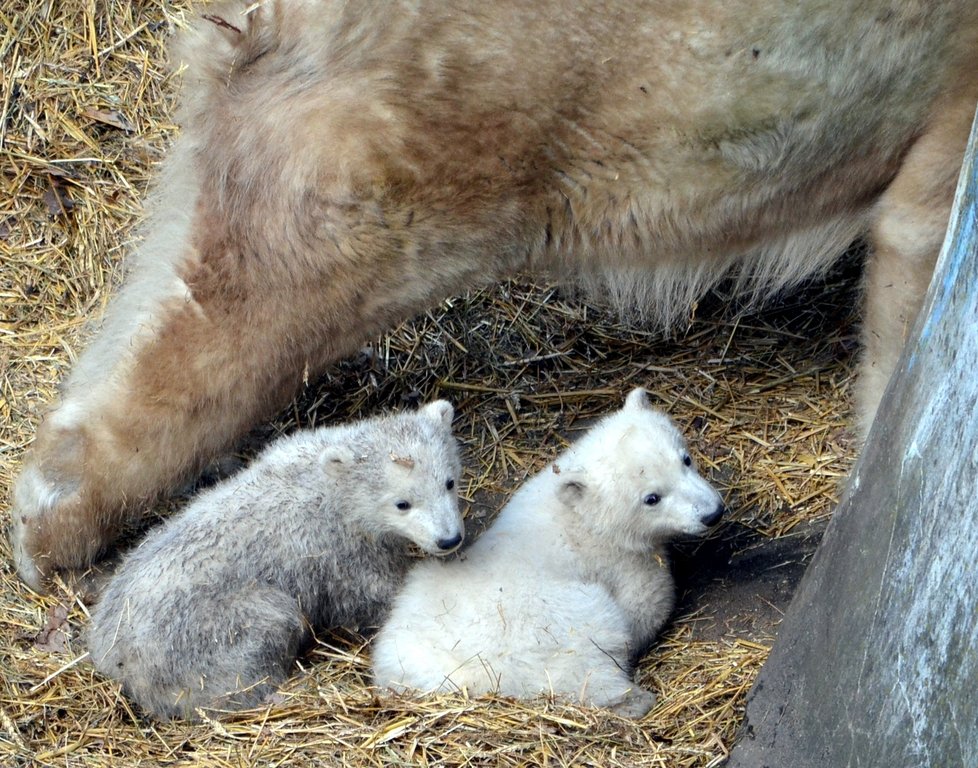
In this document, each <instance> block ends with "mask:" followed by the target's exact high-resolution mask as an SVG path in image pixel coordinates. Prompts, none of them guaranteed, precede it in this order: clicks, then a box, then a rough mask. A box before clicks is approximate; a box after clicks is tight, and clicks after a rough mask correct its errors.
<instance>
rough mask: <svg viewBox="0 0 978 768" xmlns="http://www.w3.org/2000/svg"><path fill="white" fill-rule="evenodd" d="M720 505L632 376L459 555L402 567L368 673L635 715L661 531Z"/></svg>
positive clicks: (663, 556) (669, 595)
mask: <svg viewBox="0 0 978 768" xmlns="http://www.w3.org/2000/svg"><path fill="white" fill-rule="evenodd" d="M722 513H723V504H722V502H721V500H720V496H719V494H717V492H716V491H715V490H714V489H713V488H712V487H710V485H709V484H708V483H707V482H706V481H705V480H704V479H703V478H701V477H700V476H699V475H698V474H697V473H696V470H695V469H694V468H693V466H692V462H691V460H690V458H689V454H688V453H687V450H686V445H685V442H684V441H683V438H682V436H681V435H680V434H679V432H678V430H677V429H676V427H675V426H674V425H673V424H672V422H671V421H670V420H669V418H668V417H667V416H665V415H664V414H661V413H659V412H657V411H653V410H652V409H651V407H650V406H649V403H648V400H647V397H646V394H645V392H644V390H641V389H637V390H634V391H633V392H632V393H631V394H630V395H629V396H628V398H627V400H626V401H625V407H624V408H623V409H621V410H620V411H618V412H616V413H614V414H611V415H609V416H607V417H605V418H604V419H603V420H602V421H600V422H599V423H598V424H597V425H596V426H594V427H593V428H592V429H591V430H589V431H588V432H587V433H586V434H585V435H584V436H583V437H582V438H581V439H580V440H578V441H577V442H576V443H575V444H574V445H573V446H571V448H569V449H568V450H567V451H565V452H564V453H563V454H561V455H560V456H559V457H558V458H557V460H556V461H555V462H554V463H553V464H551V465H550V466H549V467H547V468H546V469H544V470H542V471H541V472H540V473H539V474H537V475H536V476H534V477H533V478H532V479H531V480H530V481H529V482H527V483H526V485H524V486H523V487H522V488H520V490H519V491H517V493H516V494H515V495H514V496H513V498H512V499H511V500H510V502H509V503H508V504H507V505H506V506H505V507H503V509H502V511H501V512H500V513H499V516H498V518H497V519H496V521H495V523H494V524H493V525H492V527H491V528H490V529H489V530H488V531H486V533H484V534H483V535H482V536H481V537H480V538H479V540H478V541H476V543H475V544H474V545H473V546H472V547H471V548H470V549H469V550H467V551H466V552H465V553H464V554H463V555H462V556H461V557H460V558H459V559H458V560H455V561H452V562H447V563H422V564H420V565H419V566H418V567H416V568H414V569H412V570H411V571H410V572H409V573H408V576H407V580H406V581H405V583H404V588H403V589H402V590H401V592H400V594H398V596H397V598H396V599H395V601H394V607H393V608H392V610H391V612H390V616H389V617H388V619H387V621H386V622H385V623H384V625H383V626H382V627H381V631H380V632H379V633H378V635H377V637H376V639H375V641H374V645H373V661H374V678H375V681H376V683H377V684H378V685H380V686H384V687H391V688H395V689H398V690H411V689H417V690H421V691H437V690H465V691H467V692H468V693H470V694H477V693H485V692H487V691H492V692H498V693H501V694H503V695H508V696H529V697H532V696H537V695H540V694H552V695H555V696H557V697H559V698H563V699H570V700H572V701H582V702H585V703H589V704H593V705H595V706H601V707H613V708H615V709H616V710H618V711H619V712H620V713H621V714H625V715H631V716H641V715H644V714H645V712H647V711H648V709H649V708H650V707H651V706H652V704H653V703H654V701H655V698H654V696H653V695H652V694H651V693H649V692H648V691H644V690H642V689H641V688H639V687H638V686H636V685H635V684H634V683H633V682H632V680H631V676H630V670H631V664H632V661H633V659H634V658H635V657H636V655H637V654H638V653H640V652H642V651H644V650H645V648H646V647H647V646H648V644H649V643H650V642H651V641H652V639H653V638H654V637H655V635H656V633H658V631H659V629H660V628H661V627H662V625H663V623H664V622H665V620H666V618H668V616H669V613H670V611H671V610H672V606H673V601H674V599H675V595H674V587H673V581H672V576H671V574H670V573H669V565H668V553H667V552H666V549H665V545H666V542H667V541H668V540H669V539H671V538H674V537H675V536H677V535H679V534H684V533H685V534H698V533H703V532H704V531H705V530H706V529H707V528H708V527H709V526H711V525H714V524H716V523H717V522H718V521H719V520H720V516H721V515H722Z"/></svg>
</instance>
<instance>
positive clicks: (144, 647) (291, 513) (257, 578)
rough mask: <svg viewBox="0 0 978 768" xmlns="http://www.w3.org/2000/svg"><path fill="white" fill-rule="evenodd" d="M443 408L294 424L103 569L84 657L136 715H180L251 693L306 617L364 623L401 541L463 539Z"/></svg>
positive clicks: (401, 560) (288, 660) (306, 624)
mask: <svg viewBox="0 0 978 768" xmlns="http://www.w3.org/2000/svg"><path fill="white" fill-rule="evenodd" d="M452 413H453V412H452V407H451V405H449V404H448V403H447V402H446V401H444V400H439V401H436V402H434V403H431V404H430V405H427V406H425V407H424V408H423V409H421V411H420V412H418V413H404V414H394V415H389V416H383V417H379V418H375V419H369V420H366V421H361V422H357V423H355V424H351V425H346V426H340V427H328V428H321V429H318V430H314V431H309V432H299V433H296V434H295V435H292V436H290V437H287V438H283V439H281V440H278V441H276V442H275V443H273V444H272V445H271V446H270V447H269V448H268V449H267V450H266V451H265V452H263V453H262V454H261V456H259V457H258V458H257V459H256V460H255V461H254V463H253V464H252V465H251V466H250V467H248V468H247V469H246V470H244V471H242V472H241V473H239V474H238V475H236V476H234V477H232V478H231V479H229V480H226V481H225V482H223V483H221V484H219V485H217V486H215V487H214V488H211V489H209V490H207V491H205V492H204V493H202V494H201V495H200V496H198V497H197V498H196V499H194V500H193V501H192V502H191V503H190V505H189V506H188V507H187V508H186V509H185V510H184V511H183V512H181V513H180V514H179V515H178V516H176V517H174V518H171V519H170V520H168V521H167V522H166V523H164V524H163V525H162V526H160V527H159V528H157V529H156V530H154V531H152V532H150V534H149V535H148V536H147V538H146V540H145V541H144V542H142V544H140V546H139V547H138V548H136V549H135V550H133V552H132V553H131V554H130V555H129V556H128V557H127V558H126V560H125V561H124V562H123V564H122V565H121V566H120V567H119V569H118V571H117V572H116V573H115V574H114V576H113V577H112V579H111V581H110V582H109V584H108V586H107V587H106V589H105V593H104V595H103V596H102V598H101V600H100V601H99V603H98V605H97V606H96V607H95V609H94V610H93V612H92V624H91V627H90V629H89V632H88V645H89V652H90V653H91V657H92V660H93V661H94V663H95V666H96V667H97V668H98V669H99V671H101V672H102V673H103V674H105V675H107V676H109V677H112V678H115V679H117V680H119V681H121V682H122V686H123V690H124V691H125V692H126V693H127V694H128V695H129V696H131V697H132V698H133V699H134V700H135V701H136V702H137V703H138V704H139V705H140V706H141V707H142V708H143V709H144V710H145V711H147V712H149V713H151V714H153V715H155V716H157V717H162V718H168V717H174V716H181V717H195V716H196V711H197V709H198V708H200V707H204V708H213V707H217V708H221V709H224V708H232V709H237V708H242V707H248V706H253V705H255V704H257V703H259V702H261V701H263V700H264V699H266V698H267V697H268V696H269V695H270V694H271V693H273V692H274V691H275V689H276V687H277V686H278V685H279V684H281V683H282V681H284V680H285V678H286V677H287V676H288V674H289V670H290V669H291V667H292V665H293V663H294V661H295V658H296V655H297V654H298V652H299V651H300V650H301V648H302V646H303V645H304V644H305V643H306V642H307V641H308V640H309V639H310V638H311V633H310V626H311V627H312V628H313V629H330V628H335V627H347V628H351V629H368V628H372V627H376V626H378V625H379V623H380V622H381V621H382V620H383V619H384V617H385V616H386V614H387V611H388V609H389V607H390V604H391V601H392V600H393V597H394V594H395V593H396V591H397V589H398V588H399V587H400V586H401V581H402V580H403V578H404V574H405V573H406V572H407V570H408V567H409V565H410V564H411V562H412V560H413V559H414V558H413V553H412V552H411V545H412V544H414V545H416V546H418V547H421V548H422V549H423V550H425V551H427V552H430V553H432V554H436V555H443V554H447V553H449V552H452V551H454V549H455V548H456V547H458V545H459V544H460V543H461V541H462V537H463V524H462V516H461V515H460V514H459V509H458V498H457V495H456V491H455V483H456V482H457V481H458V479H459V475H460V472H461V466H460V463H459V457H458V447H457V445H456V442H455V439H454V438H453V437H452V431H451V421H452ZM398 505H400V506H398ZM405 505H407V507H405V508H403V509H402V508H401V507H404V506H405Z"/></svg>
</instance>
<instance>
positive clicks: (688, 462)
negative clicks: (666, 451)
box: [683, 453, 693, 467]
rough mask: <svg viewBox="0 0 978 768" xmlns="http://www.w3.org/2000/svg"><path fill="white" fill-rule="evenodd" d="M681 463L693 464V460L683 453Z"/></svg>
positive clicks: (689, 465) (688, 465)
mask: <svg viewBox="0 0 978 768" xmlns="http://www.w3.org/2000/svg"><path fill="white" fill-rule="evenodd" d="M683 464H685V465H686V466H687V467H691V466H693V460H692V459H691V458H689V454H688V453H684V454H683Z"/></svg>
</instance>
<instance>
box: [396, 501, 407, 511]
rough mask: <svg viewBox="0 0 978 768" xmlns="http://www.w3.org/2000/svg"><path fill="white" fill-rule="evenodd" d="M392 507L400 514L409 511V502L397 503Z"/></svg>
mask: <svg viewBox="0 0 978 768" xmlns="http://www.w3.org/2000/svg"><path fill="white" fill-rule="evenodd" d="M394 506H395V507H397V508H398V509H399V510H401V512H407V511H408V510H409V509H411V502H410V501H399V502H397V504H395V505H394Z"/></svg>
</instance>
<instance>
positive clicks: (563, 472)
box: [556, 389, 724, 550]
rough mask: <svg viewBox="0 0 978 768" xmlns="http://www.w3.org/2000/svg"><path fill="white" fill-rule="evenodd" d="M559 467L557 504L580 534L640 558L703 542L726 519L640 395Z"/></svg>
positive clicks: (670, 429) (682, 446)
mask: <svg viewBox="0 0 978 768" xmlns="http://www.w3.org/2000/svg"><path fill="white" fill-rule="evenodd" d="M565 456H566V458H564V459H558V468H559V469H560V474H558V475H557V476H556V477H557V480H558V482H559V483H560V484H561V485H560V487H559V490H558V495H559V497H560V499H561V500H562V501H563V502H564V503H565V504H566V505H567V506H568V507H570V508H571V509H572V510H573V511H574V512H575V513H576V517H577V519H578V520H580V523H581V524H582V525H583V526H584V527H585V529H590V530H591V531H592V532H593V533H594V534H595V535H597V536H600V537H601V538H603V539H605V540H610V541H614V542H616V543H617V545H619V546H622V547H624V548H626V549H633V550H643V549H647V548H648V547H649V546H651V545H654V544H656V543H657V542H661V541H665V540H667V539H670V538H672V537H675V536H677V535H680V534H700V533H704V532H705V531H706V530H707V529H709V528H710V527H712V526H714V525H716V524H717V523H718V522H719V521H720V518H721V517H722V516H723V512H724V506H723V500H722V499H721V498H720V494H719V493H717V492H716V490H714V488H713V487H712V486H711V485H710V484H709V483H708V482H706V480H704V479H703V478H702V477H700V476H699V474H698V473H697V472H696V466H695V465H694V464H693V460H692V458H691V457H690V455H689V451H688V450H687V448H686V441H685V440H684V439H683V436H682V435H681V434H680V433H679V430H678V429H676V427H675V425H674V424H673V423H672V420H671V419H669V417H668V416H666V415H665V414H663V413H660V412H658V411H656V410H654V409H653V408H652V406H651V405H650V404H649V400H648V396H647V394H646V392H645V390H643V389H636V390H633V391H632V392H631V393H630V394H629V395H628V398H627V399H626V400H625V406H624V408H622V409H621V410H620V411H618V412H616V413H613V414H611V415H610V416H607V417H605V418H604V419H602V420H601V421H600V422H598V424H597V425H595V426H594V427H593V428H592V429H591V430H590V431H588V433H587V434H585V436H584V437H583V438H581V440H579V441H578V442H577V443H576V444H575V445H574V446H573V447H572V448H571V449H570V450H569V451H568V453H567V454H565Z"/></svg>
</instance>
